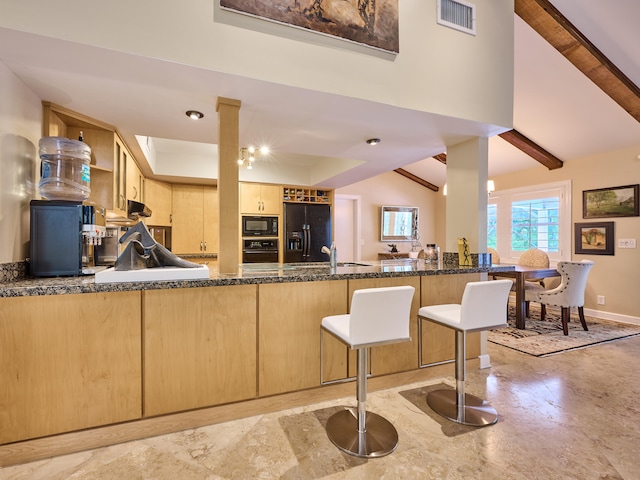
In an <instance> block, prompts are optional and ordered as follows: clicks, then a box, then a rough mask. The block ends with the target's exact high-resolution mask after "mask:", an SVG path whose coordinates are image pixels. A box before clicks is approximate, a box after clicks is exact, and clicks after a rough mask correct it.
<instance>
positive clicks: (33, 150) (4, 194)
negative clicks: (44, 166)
mask: <svg viewBox="0 0 640 480" xmlns="http://www.w3.org/2000/svg"><path fill="white" fill-rule="evenodd" d="M41 131H42V105H41V103H40V99H39V98H37V97H36V96H35V94H34V93H33V92H32V91H31V90H29V89H28V88H26V86H25V85H24V84H23V83H22V82H21V81H20V80H18V78H17V77H16V76H15V75H14V74H13V73H12V72H11V71H10V70H9V69H8V68H7V67H6V65H5V64H4V63H2V62H0V263H9V262H18V261H22V260H24V259H25V258H27V257H28V256H29V253H28V248H29V202H30V200H31V199H32V198H34V197H35V196H36V185H35V182H36V181H37V178H38V177H39V176H38V175H37V173H38V172H37V169H38V168H39V165H40V162H39V160H38V141H39V139H40V135H41Z"/></svg>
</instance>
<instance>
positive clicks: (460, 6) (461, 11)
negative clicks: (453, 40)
mask: <svg viewBox="0 0 640 480" xmlns="http://www.w3.org/2000/svg"><path fill="white" fill-rule="evenodd" d="M438 23H439V24H440V25H445V26H447V27H451V28H455V29H456V30H460V31H461V32H465V33H470V34H471V35H475V34H476V6H475V5H473V4H472V3H469V2H465V1H463V0H438Z"/></svg>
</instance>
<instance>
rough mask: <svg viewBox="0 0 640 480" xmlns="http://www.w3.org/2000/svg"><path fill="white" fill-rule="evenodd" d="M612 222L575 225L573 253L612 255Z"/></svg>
mask: <svg viewBox="0 0 640 480" xmlns="http://www.w3.org/2000/svg"><path fill="white" fill-rule="evenodd" d="M613 225H614V223H613V222H594V223H576V224H575V229H576V230H575V241H576V245H575V253H576V254H586V255H613V254H614V249H613V246H614V245H613V241H614V240H613Z"/></svg>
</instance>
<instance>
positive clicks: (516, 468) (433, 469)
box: [0, 337, 640, 480]
mask: <svg viewBox="0 0 640 480" xmlns="http://www.w3.org/2000/svg"><path fill="white" fill-rule="evenodd" d="M489 353H490V355H491V361H492V364H493V366H492V367H491V368H490V369H485V370H472V371H469V372H468V377H469V378H468V382H467V391H468V392H469V393H474V394H476V395H479V396H482V397H484V398H487V399H488V400H490V402H491V403H492V404H493V405H494V406H495V407H496V408H497V410H498V412H499V413H500V415H501V416H500V420H499V422H498V423H497V424H495V425H493V426H489V427H484V428H478V429H475V428H471V427H463V426H459V425H456V424H453V423H451V422H448V421H446V420H444V419H442V418H441V417H439V416H437V415H435V414H434V413H433V412H431V411H430V410H429V408H428V407H427V406H426V402H424V393H426V391H428V390H429V389H431V388H434V386H435V384H441V383H445V384H446V385H448V386H453V385H454V380H453V378H450V377H447V378H444V379H439V380H436V381H432V382H429V383H422V384H414V385H407V386H405V387H401V388H394V389H390V390H384V391H380V392H374V393H371V394H369V402H368V403H369V408H370V409H371V410H373V411H375V412H377V413H380V414H382V415H384V416H385V417H387V418H388V419H389V420H391V422H392V423H394V424H395V426H396V428H397V429H398V432H399V436H400V445H399V447H398V449H397V450H396V451H395V452H394V453H392V454H391V455H389V456H387V457H383V458H378V459H373V460H364V459H358V458H354V457H348V456H346V455H343V454H341V453H340V452H339V451H338V450H337V449H336V448H335V447H334V446H333V445H332V444H331V443H330V441H329V440H328V439H327V437H326V434H325V432H324V430H323V423H324V421H325V419H326V418H327V417H328V415H329V414H330V413H332V412H333V411H335V410H336V409H337V408H339V406H340V405H345V404H349V405H351V404H353V403H355V400H354V398H344V399H341V400H340V401H335V402H326V403H322V404H316V405H309V406H308V407H305V408H297V409H292V410H287V411H282V412H278V413H273V414H268V415H264V416H256V417H251V418H246V419H242V420H238V421H234V422H229V423H224V424H219V425H213V426H209V427H203V428H198V429H195V430H189V431H185V432H180V433H176V434H171V435H165V436H162V437H156V438H150V439H147V440H141V441H137V442H132V443H126V444H121V445H116V446H113V447H107V448H101V449H98V450H92V451H88V452H83V453H78V454H72V455H66V456H62V457H57V458H54V459H50V460H44V461H38V462H34V463H30V464H25V465H18V466H13V467H7V468H4V469H0V478H1V479H3V480H4V479H7V480H8V479H11V480H14V479H15V480H17V479H29V480H36V479H46V480H58V479H101V480H104V479H119V480H124V479H126V480H129V479H154V480H156V479H157V480H164V479H167V480H191V479H194V480H195V479H197V480H202V479H207V480H219V479H243V480H244V479H276V478H280V479H320V478H322V479H403V480H404V479H487V480H493V479H545V480H549V479H565V478H567V479H608V480H612V479H627V480H631V479H640V407H639V406H638V393H639V392H640V374H639V373H638V367H639V366H640V337H633V338H628V339H624V340H619V341H615V342H612V343H609V344H604V345H600V346H595V347H591V348H587V349H584V350H577V351H573V352H568V353H563V354H560V355H555V356H551V357H547V358H535V357H531V356H528V355H525V354H522V353H518V352H515V351H513V350H509V349H507V348H505V347H501V346H497V345H493V344H489ZM354 396H355V386H354ZM423 410H424V411H423ZM425 412H426V413H425Z"/></svg>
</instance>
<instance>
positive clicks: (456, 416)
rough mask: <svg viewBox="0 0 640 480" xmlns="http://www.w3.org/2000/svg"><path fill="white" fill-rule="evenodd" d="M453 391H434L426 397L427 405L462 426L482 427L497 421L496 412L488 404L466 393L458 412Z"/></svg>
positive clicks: (455, 395) (455, 393) (455, 394)
mask: <svg viewBox="0 0 640 480" xmlns="http://www.w3.org/2000/svg"><path fill="white" fill-rule="evenodd" d="M457 397H458V394H457V392H456V391H455V390H434V391H433V392H430V393H429V394H428V395H427V403H428V404H429V406H430V407H431V409H432V410H433V411H435V412H436V413H438V414H440V415H442V416H443V417H445V418H448V419H449V420H452V421H454V422H457V423H461V424H462V425H469V426H472V427H484V426H487V425H493V424H494V423H496V422H497V421H498V412H497V411H496V409H495V408H493V407H492V406H491V405H490V404H489V403H487V402H486V401H484V400H482V399H481V398H478V397H476V396H475V395H470V394H468V393H465V394H464V405H463V406H462V408H461V409H460V411H458V410H459V409H458V405H457V404H456V399H457Z"/></svg>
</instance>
